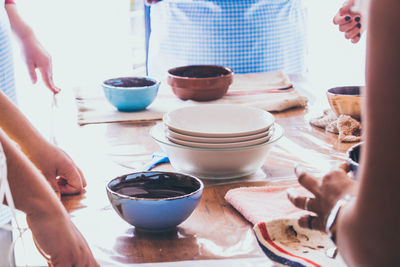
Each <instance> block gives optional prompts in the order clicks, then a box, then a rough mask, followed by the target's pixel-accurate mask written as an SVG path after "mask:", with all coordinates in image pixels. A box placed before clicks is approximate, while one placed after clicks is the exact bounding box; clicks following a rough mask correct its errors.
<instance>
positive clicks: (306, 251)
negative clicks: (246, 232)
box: [225, 186, 346, 266]
mask: <svg viewBox="0 0 400 267" xmlns="http://www.w3.org/2000/svg"><path fill="white" fill-rule="evenodd" d="M288 188H290V187H289V186H263V187H240V188H236V189H231V190H229V191H228V192H227V193H226V195H225V199H226V200H227V201H228V202H229V203H230V204H231V205H232V206H233V207H234V208H235V209H236V210H237V211H239V212H240V213H241V214H242V215H243V217H245V218H246V219H247V220H248V221H250V222H251V223H252V224H254V233H255V235H256V238H257V241H258V243H259V245H260V247H261V248H262V250H263V251H264V253H265V254H266V255H267V256H268V257H269V258H270V259H271V260H273V261H275V262H277V263H278V264H281V265H284V266H346V265H345V264H344V263H343V260H342V259H341V258H340V256H339V255H338V256H337V257H336V258H335V259H332V258H329V257H327V256H326V254H325V253H326V250H327V249H330V248H333V247H334V244H333V243H332V241H331V240H330V239H329V237H328V235H327V234H325V233H322V232H319V231H313V230H309V229H304V228H301V227H300V226H299V225H298V223H297V220H298V218H299V217H300V216H302V215H304V214H307V212H306V211H304V210H300V209H298V208H296V207H294V206H293V204H292V203H291V202H290V201H289V200H288V198H287V194H286V190H287V189H288ZM296 190H297V191H298V193H299V194H304V195H306V194H309V193H307V192H306V191H305V190H304V189H303V188H301V187H297V188H296Z"/></svg>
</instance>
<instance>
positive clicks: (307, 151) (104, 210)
mask: <svg viewBox="0 0 400 267" xmlns="http://www.w3.org/2000/svg"><path fill="white" fill-rule="evenodd" d="M322 97H323V96H322ZM65 100H66V101H71V99H65ZM319 101H320V100H319V99H318V97H317V98H315V97H311V101H310V105H309V107H308V108H305V109H292V110H288V111H285V112H282V113H276V114H274V115H275V118H276V122H277V123H279V124H280V125H282V126H283V128H284V130H285V133H284V137H283V138H282V139H281V140H280V141H279V142H278V143H277V144H276V145H275V147H274V148H273V149H272V150H271V151H270V153H269V156H268V158H267V160H266V162H265V164H264V166H263V167H262V168H261V169H260V170H259V171H258V172H257V173H255V174H253V175H251V176H248V177H244V178H239V179H233V180H220V181H207V180H206V181H205V190H204V194H203V197H202V199H201V202H200V204H199V206H198V207H197V208H196V210H195V211H194V213H193V214H192V215H191V216H190V217H189V218H188V219H187V220H186V221H185V222H184V223H182V224H181V225H179V226H178V227H177V229H176V230H175V231H172V232H167V233H161V234H149V233H143V232H140V231H136V230H135V228H134V227H132V226H131V225H129V224H128V223H126V222H125V221H123V220H122V219H121V218H120V217H119V216H118V215H117V214H116V213H115V211H114V210H113V209H112V207H111V205H110V203H109V201H108V199H107V196H106V190H105V185H106V183H107V182H108V181H109V180H110V179H112V178H114V177H116V176H118V175H121V174H126V173H129V172H134V171H135V170H134V169H129V168H126V167H123V166H121V165H125V166H126V165H131V166H133V167H135V168H138V169H140V167H141V166H142V165H143V164H144V163H145V162H147V161H148V160H150V158H151V154H152V153H153V152H155V151H156V150H158V149H159V147H158V146H157V144H156V143H155V142H154V141H153V140H152V139H151V138H150V136H149V135H148V132H149V129H150V128H151V127H152V126H153V125H154V124H155V123H143V124H129V123H110V124H99V125H87V126H83V127H77V126H76V124H75V123H76V121H75V117H74V116H75V114H73V115H72V116H71V120H69V121H70V123H67V122H68V120H63V121H62V122H60V123H59V124H60V125H62V126H58V127H57V130H58V131H57V133H58V134H57V136H58V137H59V139H58V142H59V143H60V146H61V147H63V148H64V149H65V150H67V152H68V153H69V154H70V155H71V156H72V158H73V159H74V160H75V161H76V163H77V164H78V165H79V166H80V167H81V168H82V170H83V172H84V173H85V176H86V178H87V181H88V186H87V191H86V193H84V194H81V195H77V196H67V197H63V199H62V201H63V203H64V205H65V207H66V208H67V210H68V211H69V212H70V214H71V216H72V220H73V221H74V223H75V224H76V225H77V227H78V228H79V230H80V231H81V232H82V234H83V235H84V236H85V238H86V239H87V241H88V243H89V245H90V246H91V248H92V250H93V253H94V255H95V257H96V258H97V259H98V260H99V262H100V263H101V265H102V266H107V265H108V266H118V265H129V264H134V263H155V262H175V263H174V264H173V265H172V266H176V265H177V264H178V263H176V262H182V261H187V260H198V261H201V260H211V259H213V260H216V259H218V260H228V262H229V264H230V265H232V266H236V265H237V266H242V265H243V263H249V262H251V261H255V262H261V263H270V264H271V265H272V263H271V262H270V261H269V259H268V258H267V257H266V256H265V255H264V254H263V252H262V251H261V249H260V248H259V246H258V244H257V242H256V239H255V237H254V234H253V232H252V225H251V224H250V223H249V222H247V221H246V220H245V219H244V218H243V217H242V216H241V215H240V214H239V213H238V212H236V210H235V209H233V208H232V207H231V206H230V205H229V204H228V203H227V202H226V201H225V200H224V195H225V193H226V192H227V191H228V190H229V189H231V188H236V187H240V186H260V185H267V184H279V185H281V184H293V183H295V182H296V180H295V178H294V172H293V167H294V166H295V164H297V163H298V162H301V163H303V164H307V165H310V166H316V167H318V168H320V169H321V170H322V171H323V170H328V169H329V168H331V167H332V166H334V165H337V164H339V163H341V162H343V160H344V159H345V154H344V152H345V151H346V150H347V149H348V148H349V146H350V145H352V144H343V143H340V142H339V141H338V140H337V135H334V134H331V133H326V132H325V131H324V130H321V129H317V128H314V127H312V126H310V124H309V119H310V118H311V117H314V116H316V115H320V114H321V112H322V110H321V107H323V106H324V105H325V104H323V105H320V102H319ZM66 108H71V105H70V106H69V107H68V105H66ZM70 111H71V110H70V109H69V112H68V111H60V113H65V112H66V113H67V114H68V113H71V112H70ZM66 132H67V133H68V134H65V133H66ZM156 170H173V168H172V167H171V166H170V165H169V164H164V165H161V166H159V167H157V168H156ZM315 171H316V172H318V169H316V170H315ZM28 243H29V242H28ZM27 250H28V253H27V255H24V256H22V252H21V251H20V250H17V253H16V254H17V255H16V259H17V264H20V263H22V264H23V263H24V261H21V258H22V257H23V258H25V259H28V260H27V262H28V263H29V264H32V265H35V264H36V265H37V264H39V263H33V262H34V261H35V259H34V258H35V257H36V259H37V255H35V254H36V252H34V249H29V248H28V249H27ZM232 259H233V260H232ZM42 263H43V262H42ZM42 263H40V264H42ZM198 263H199V262H198ZM202 263H204V262H202ZM207 263H208V265H210V264H211V265H212V264H215V265H221V263H222V262H221V261H216V262H215V261H209V262H207ZM224 263H226V261H224ZM40 264H39V265H40ZM193 264H194V263H191V266H195V265H193ZM235 264H236V265H235ZM183 265H185V264H183Z"/></svg>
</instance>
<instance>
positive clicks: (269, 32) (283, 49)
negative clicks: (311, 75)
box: [148, 0, 306, 77]
mask: <svg viewBox="0 0 400 267" xmlns="http://www.w3.org/2000/svg"><path fill="white" fill-rule="evenodd" d="M305 42H306V26H305V11H304V8H303V6H302V5H301V0H163V1H161V2H159V3H157V4H153V5H152V6H151V36H150V44H149V63H148V64H149V65H148V67H149V75H150V76H154V77H160V76H161V77H162V76H163V75H165V74H166V71H167V70H168V69H169V68H171V67H176V66H182V65H191V64H217V65H225V66H227V67H230V68H232V69H233V70H234V72H236V73H250V72H267V71H276V70H283V71H285V72H286V73H300V72H302V71H304V69H305V63H304V57H305V50H306V43H305Z"/></svg>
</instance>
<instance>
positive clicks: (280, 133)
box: [150, 123, 285, 151]
mask: <svg viewBox="0 0 400 267" xmlns="http://www.w3.org/2000/svg"><path fill="white" fill-rule="evenodd" d="M273 125H274V127H275V129H274V133H273V135H272V136H271V138H270V139H269V140H268V141H267V142H265V143H261V144H257V145H252V146H244V147H236V148H201V147H191V146H183V145H179V144H175V143H173V142H171V141H169V140H168V138H167V137H165V136H164V138H165V140H160V139H159V138H156V137H155V136H154V131H156V130H158V129H157V128H161V127H163V124H161V123H159V124H156V125H155V126H153V127H152V128H151V129H150V136H151V138H153V139H154V140H155V141H156V142H160V143H163V144H165V145H168V146H174V147H178V148H184V149H191V150H200V151H233V150H242V149H251V148H257V147H260V146H265V145H269V144H271V143H274V142H276V141H278V140H279V139H281V137H283V134H284V132H285V131H284V129H283V128H282V126H280V125H279V124H277V123H274V124H273ZM160 130H161V132H162V133H163V134H164V131H163V129H160Z"/></svg>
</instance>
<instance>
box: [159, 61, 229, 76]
mask: <svg viewBox="0 0 400 267" xmlns="http://www.w3.org/2000/svg"><path fill="white" fill-rule="evenodd" d="M187 67H219V68H221V69H226V70H227V71H228V72H229V73H227V74H224V75H221V76H217V77H202V78H201V77H200V78H197V77H185V76H179V75H174V74H172V73H170V71H171V70H175V69H179V68H187ZM167 73H168V76H170V77H173V78H179V79H199V80H205V79H220V78H221V77H227V76H231V75H232V76H233V74H234V73H233V70H232V69H231V68H228V67H225V66H222V65H204V64H203V65H201V64H200V65H185V66H179V67H175V68H171V69H169V70H168V71H167Z"/></svg>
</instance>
